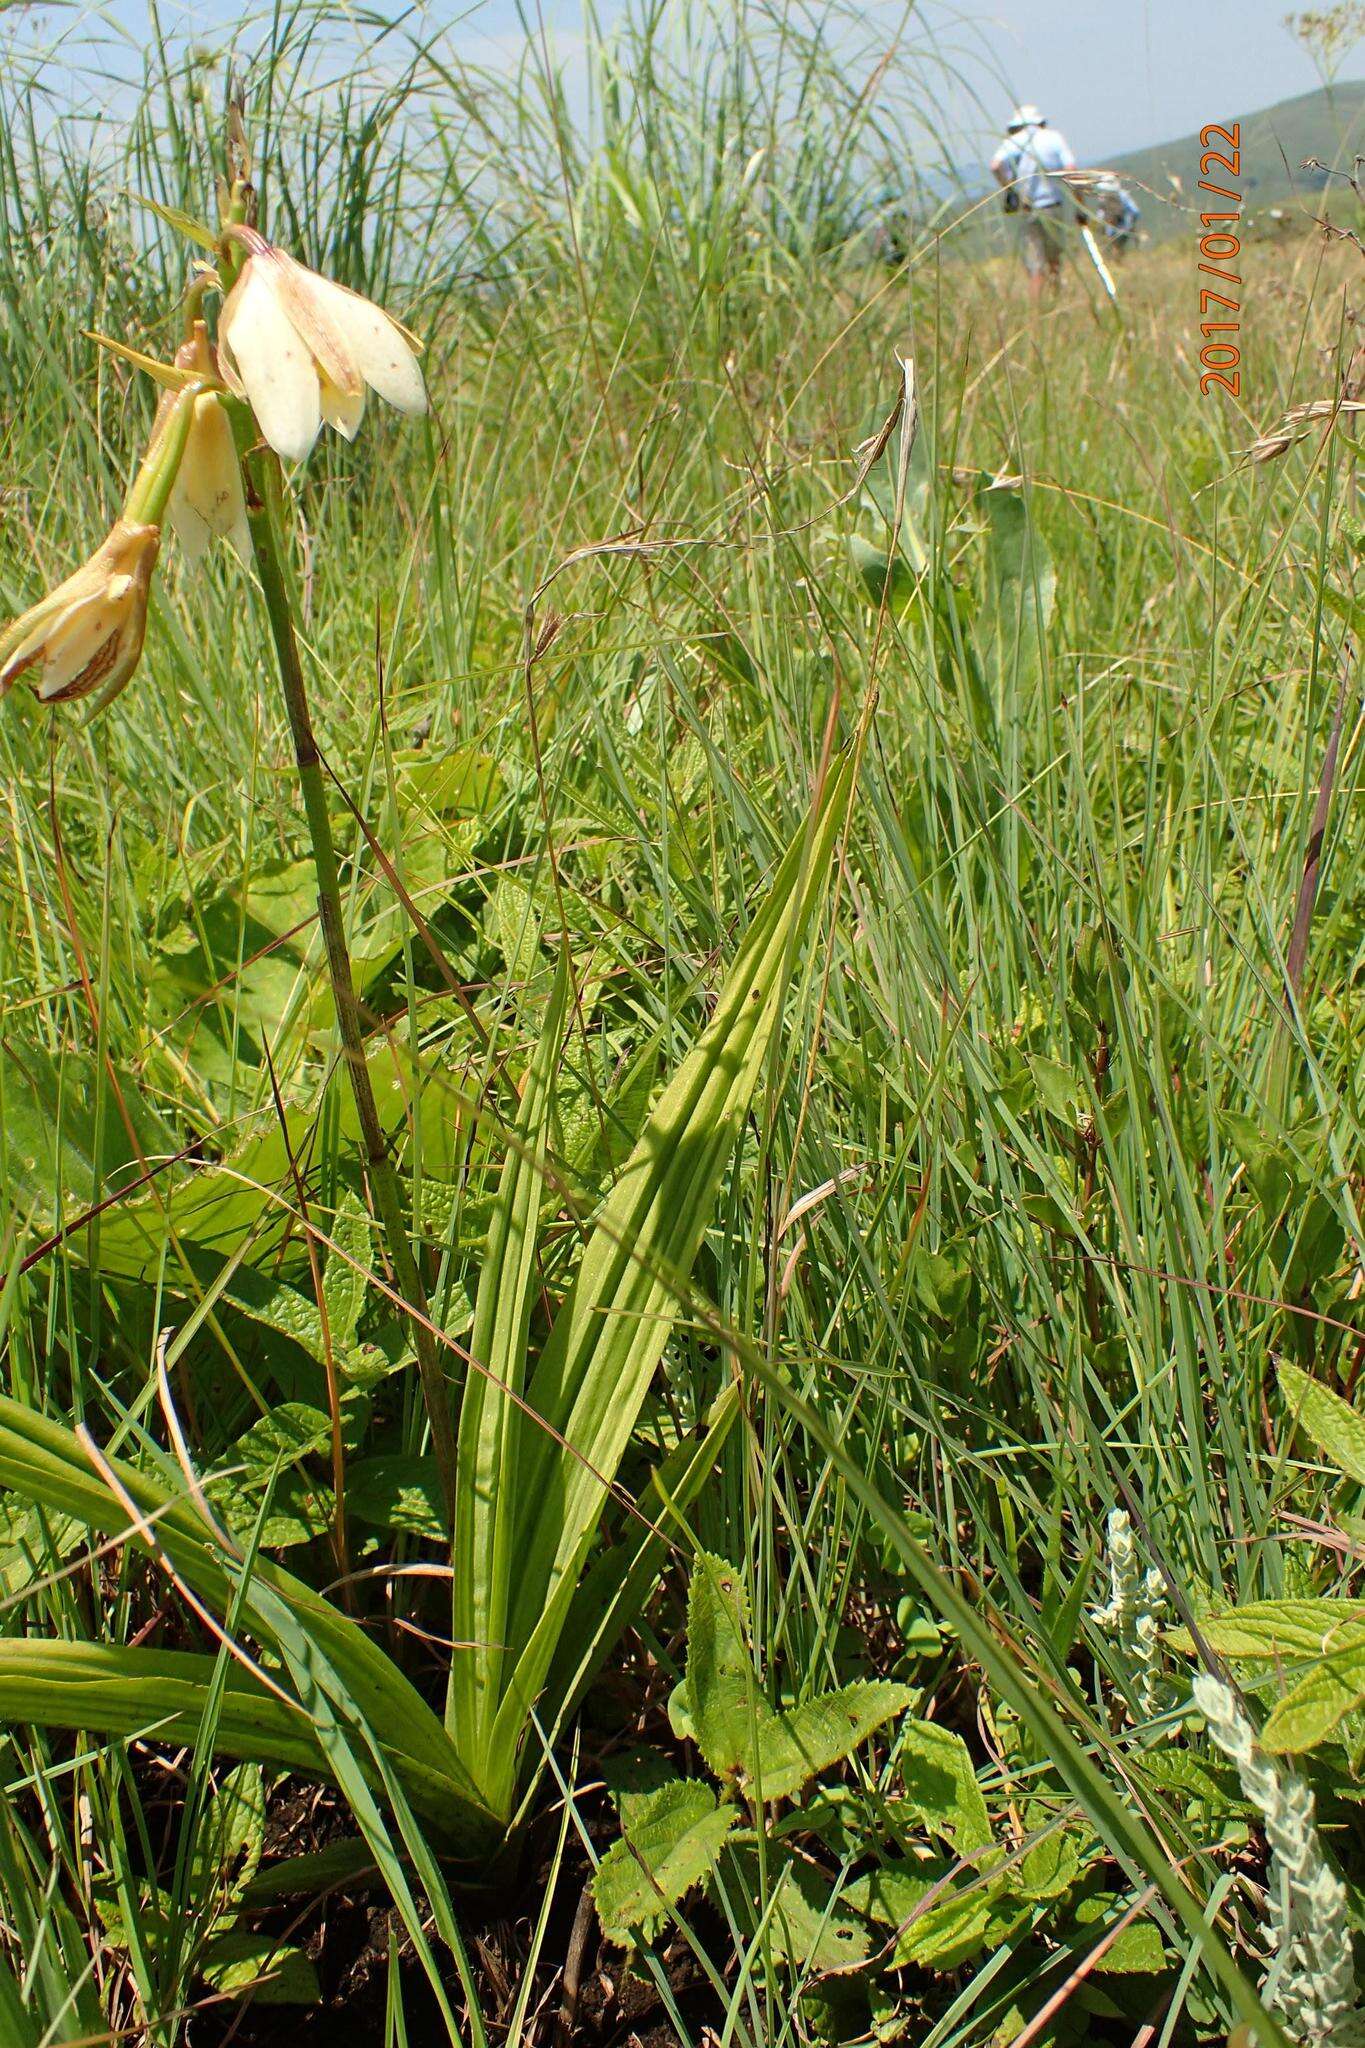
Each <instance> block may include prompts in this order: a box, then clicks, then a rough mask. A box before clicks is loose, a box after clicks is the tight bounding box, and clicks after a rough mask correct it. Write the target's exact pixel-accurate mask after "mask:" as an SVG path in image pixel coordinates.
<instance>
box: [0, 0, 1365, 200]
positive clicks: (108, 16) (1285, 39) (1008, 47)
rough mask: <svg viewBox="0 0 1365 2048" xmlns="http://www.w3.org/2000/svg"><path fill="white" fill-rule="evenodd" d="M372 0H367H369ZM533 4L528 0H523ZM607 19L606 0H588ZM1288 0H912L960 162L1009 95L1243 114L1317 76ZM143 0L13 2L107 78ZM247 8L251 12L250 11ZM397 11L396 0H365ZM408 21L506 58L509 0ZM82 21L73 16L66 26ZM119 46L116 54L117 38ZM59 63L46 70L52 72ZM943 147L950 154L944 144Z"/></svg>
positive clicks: (551, 14) (573, 14)
mask: <svg viewBox="0 0 1365 2048" xmlns="http://www.w3.org/2000/svg"><path fill="white" fill-rule="evenodd" d="M369 4H370V5H371V6H374V4H375V0H369ZM530 4H531V5H532V7H534V4H535V0H530ZM542 4H543V5H544V6H545V10H546V14H547V17H548V19H549V21H550V23H551V24H552V26H553V27H554V28H555V29H556V30H557V33H558V40H559V43H560V47H561V49H562V52H563V56H564V60H565V64H566V68H567V71H568V74H569V80H570V88H571V89H572V79H573V73H574V69H575V46H576V37H575V34H574V27H575V24H576V21H577V18H578V15H577V5H576V0H542ZM598 4H599V15H600V18H602V19H603V20H604V21H609V20H610V19H611V16H612V14H613V12H614V11H615V10H616V9H617V8H618V7H619V5H620V0H598ZM1289 4H1290V0H1091V4H1089V5H1085V4H1083V0H994V4H991V0H986V4H985V5H983V6H981V7H980V8H978V7H976V6H974V5H972V4H971V0H966V4H956V5H950V4H948V0H921V5H922V8H923V14H924V18H925V19H926V20H927V21H928V22H929V23H931V24H932V25H933V27H934V29H935V31H936V33H937V34H938V35H939V37H940V38H941V40H942V42H943V44H944V45H945V47H948V48H950V49H951V50H952V52H953V55H954V62H955V64H956V65H957V67H958V69H959V70H960V72H961V74H962V77H963V80H964V84H963V86H962V87H961V88H960V89H949V90H947V91H946V92H945V96H944V107H943V114H944V126H945V128H946V129H947V130H948V131H949V133H950V134H951V136H952V139H953V142H954V143H955V144H956V145H957V149H958V150H959V151H960V160H963V161H970V159H971V158H972V157H973V156H974V155H975V154H976V153H977V152H978V150H982V151H984V152H985V153H986V154H989V148H988V146H987V145H988V144H989V142H990V140H991V139H992V131H993V130H994V129H995V127H996V125H997V123H999V122H1002V121H1003V117H1004V114H1005V113H1006V112H1007V110H1008V106H1009V103H1010V101H1011V100H1012V99H1030V100H1034V101H1036V102H1038V104H1040V105H1041V106H1042V107H1043V109H1044V111H1045V112H1046V113H1047V114H1048V115H1049V117H1050V118H1051V119H1052V120H1053V121H1055V122H1056V123H1057V125H1058V126H1059V127H1061V128H1062V129H1063V130H1064V132H1065V133H1066V135H1067V136H1068V138H1069V140H1070V142H1071V144H1072V147H1073V149H1074V150H1075V151H1076V154H1077V155H1078V157H1080V158H1081V159H1082V160H1083V161H1090V162H1098V161H1101V160H1103V158H1104V157H1106V156H1112V155H1118V154H1120V153H1121V152H1123V151H1124V150H1127V149H1134V148H1138V147H1141V146H1142V145H1143V144H1145V143H1149V142H1159V141H1163V140H1165V139H1168V138H1170V137H1173V136H1176V135H1182V134H1186V133H1188V132H1189V131H1191V130H1193V129H1196V128H1198V127H1199V126H1200V125H1201V124H1202V123H1204V122H1206V121H1216V120H1218V119H1220V118H1221V117H1223V116H1225V115H1227V114H1230V113H1238V112H1248V111H1251V110H1253V109H1255V108H1257V107H1260V106H1265V105H1267V104H1269V103H1270V102H1272V101H1274V100H1277V99H1284V98H1287V97H1289V96H1290V95H1291V94H1294V93H1298V92H1306V91H1308V90H1309V89H1310V88H1312V87H1313V86H1314V85H1315V84H1316V83H1317V82H1318V81H1317V75H1316V73H1315V72H1314V69H1313V66H1312V64H1311V62H1310V60H1309V58H1308V56H1307V55H1306V53H1305V52H1304V51H1303V50H1302V49H1301V48H1300V47H1299V45H1298V44H1297V43H1296V42H1295V41H1294V39H1293V38H1292V37H1291V36H1290V35H1289V34H1288V33H1287V32H1286V30H1285V29H1284V27H1283V25H1282V21H1283V16H1284V14H1285V12H1286V11H1287V8H1288V5H1289ZM146 10H147V0H106V4H105V6H104V7H103V8H102V9H101V10H99V11H98V12H97V10H95V9H93V8H92V9H87V8H84V7H82V6H80V5H70V4H67V5H63V6H60V7H53V6H49V7H48V8H47V9H46V10H44V9H42V8H34V9H26V10H25V12H24V21H25V23H26V26H27V35H28V36H29V37H30V38H33V37H38V38H39V39H42V40H46V39H47V38H55V37H57V36H58V35H61V36H63V37H67V38H70V37H72V36H73V35H75V34H84V33H88V32H90V31H94V32H95V33H96V34H97V35H100V36H104V35H105V34H106V31H104V30H102V29H101V28H99V26H98V22H99V16H100V15H101V14H102V16H103V20H104V21H105V22H107V23H109V24H110V28H111V29H112V32H113V33H112V35H111V36H109V39H108V41H107V42H106V56H105V57H102V58H101V59H100V61H99V64H98V66H97V69H98V71H99V73H100V75H101V76H102V77H103V76H107V75H110V74H116V73H117V72H119V71H120V70H123V69H124V67H125V65H127V66H129V67H133V66H135V62H136V50H137V47H138V46H139V44H140V43H141V41H142V40H143V38H144V37H145V34H146V23H147V11H146ZM893 10H894V11H893ZM252 11H255V10H252ZM375 11H377V12H383V13H386V14H388V15H389V16H390V17H397V16H398V15H399V14H400V13H403V12H405V11H406V10H404V9H403V8H402V7H401V5H400V4H399V0H378V6H377V7H376V8H375ZM899 12H900V8H899V6H897V5H896V0H870V4H868V5H867V6H866V7H865V8H864V9H863V16H864V27H865V28H868V29H871V28H875V25H876V23H877V21H878V20H879V19H880V20H884V21H885V22H887V24H888V25H889V24H890V23H892V22H893V21H894V19H895V18H896V16H897V15H898V14H899ZM241 15H242V10H241V8H240V7H239V6H234V5H232V4H230V0H192V4H187V0H160V16H161V20H162V23H163V26H164V27H166V28H167V29H170V30H173V31H174V30H177V29H178V30H180V31H181V32H182V33H184V34H185V35H186V36H187V37H190V38H193V39H204V40H208V41H216V40H218V39H219V38H220V37H221V36H222V35H223V33H224V32H227V31H230V30H231V28H232V27H233V25H234V24H235V23H236V22H238V21H239V20H240V19H241ZM409 18H410V19H414V20H420V21H421V22H422V24H423V25H424V26H425V27H427V28H428V29H434V28H437V27H440V28H444V29H445V30H446V31H447V33H448V34H449V35H450V37H451V40H452V42H453V43H454V44H455V46H456V47H457V48H463V49H464V51H465V53H466V54H468V55H469V56H470V57H471V58H472V59H474V60H475V61H478V62H489V61H493V62H497V61H499V58H500V56H501V57H502V58H504V59H506V60H507V61H510V54H509V53H510V52H511V51H512V50H513V49H514V48H515V47H516V46H517V44H518V42H519V40H520V34H521V31H520V29H519V27H518V21H517V13H516V8H515V5H514V4H513V0H482V4H479V0H428V4H426V5H424V6H422V7H420V8H417V9H414V10H413V11H412V14H411V15H410V17H409ZM10 19H11V22H12V21H13V20H14V17H13V16H11V17H10ZM79 24H83V25H84V26H83V27H79V28H78V25H79ZM120 42H122V43H123V45H124V48H123V51H122V53H120V52H119V50H118V47H117V46H118V44H119V43H120ZM1362 70H1365V44H1362V45H1360V46H1359V47H1358V48H1357V49H1356V51H1354V52H1353V53H1352V54H1351V55H1350V56H1349V57H1348V58H1347V60H1346V63H1345V66H1344V75H1346V76H1348V77H1349V76H1353V75H1358V74H1359V73H1360V72H1361V71H1362ZM59 75H60V65H59V64H58V65H55V66H53V67H52V68H51V69H50V71H49V79H50V81H51V82H52V83H54V84H55V83H56V82H57V79H58V77H59ZM955 153H956V152H955Z"/></svg>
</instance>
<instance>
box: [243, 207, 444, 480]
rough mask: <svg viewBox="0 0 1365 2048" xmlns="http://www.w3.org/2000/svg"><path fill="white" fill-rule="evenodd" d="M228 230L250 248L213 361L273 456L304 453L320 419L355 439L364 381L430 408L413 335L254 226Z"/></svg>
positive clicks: (291, 457)
mask: <svg viewBox="0 0 1365 2048" xmlns="http://www.w3.org/2000/svg"><path fill="white" fill-rule="evenodd" d="M231 232H232V233H233V235H234V236H235V237H237V238H238V239H240V240H241V241H242V242H244V243H245V245H246V247H247V248H248V250H249V252H250V253H249V254H248V256H247V260H246V262H245V263H244V264H243V266H242V269H241V272H240V274H239V276H238V278H237V281H236V283H235V284H234V285H233V287H232V289H231V291H230V292H229V293H228V295H227V298H226V299H225V300H224V302H223V310H222V314H221V315H220V317H219V321H218V356H219V362H220V364H221V366H222V373H223V378H224V381H225V382H226V383H227V385H228V386H229V388H230V389H231V390H232V391H234V392H235V393H236V394H237V396H238V397H239V398H245V399H246V400H247V402H248V404H249V405H250V407H251V410H252V412H253V413H254V414H255V416H256V424H257V425H258V426H259V428H260V430H261V432H262V434H263V435H264V436H265V439H266V440H267V441H268V442H269V443H270V446H271V447H272V448H273V449H274V450H275V452H276V454H277V455H282V456H284V457H285V458H286V459H287V460H288V461H291V462H302V461H303V459H304V457H305V456H306V455H307V453H308V451H309V449H310V448H311V447H312V445H313V443H314V441H316V439H317V437H318V431H319V429H320V427H321V425H322V422H323V421H324V420H325V421H326V422H327V424H328V426H331V427H335V428H336V430H337V432H338V433H339V434H341V435H343V436H344V437H345V439H346V440H348V441H352V440H354V439H355V435H356V430H357V428H358V427H359V425H360V421H361V417H362V415H363V414H364V411H365V392H366V388H367V387H368V388H369V389H370V390H371V391H377V392H378V394H379V396H380V397H381V398H385V399H387V400H388V402H389V404H390V405H393V406H396V407H397V408H398V410H399V412H405V413H423V412H425V411H426V409H427V393H426V386H425V384H424V383H423V381H422V372H421V370H420V368H419V367H418V363H417V351H418V348H419V346H420V344H419V343H418V342H417V340H416V338H415V336H413V335H411V334H409V333H408V331H407V329H406V328H405V327H400V326H399V324H398V322H397V321H396V320H393V319H391V318H390V316H389V315H388V314H387V313H385V312H384V311H383V310H382V308H381V307H379V306H375V305H372V304H371V302H370V301H369V300H368V299H363V298H361V296H360V294H359V293H358V292H352V291H348V290H347V289H346V287H345V286H344V285H340V284H333V283H332V281H331V279H330V278H326V277H319V276H318V274H317V272H316V271H315V270H308V269H307V268H305V266H304V265H303V264H302V263H296V262H295V261H294V258H293V257H292V256H288V255H286V254H285V252H284V250H283V249H277V248H275V246H274V245H273V244H272V243H270V242H267V241H266V240H265V239H264V237H263V236H261V235H258V234H257V233H256V232H255V230H254V229H251V228H244V227H236V228H234V229H232V230H231Z"/></svg>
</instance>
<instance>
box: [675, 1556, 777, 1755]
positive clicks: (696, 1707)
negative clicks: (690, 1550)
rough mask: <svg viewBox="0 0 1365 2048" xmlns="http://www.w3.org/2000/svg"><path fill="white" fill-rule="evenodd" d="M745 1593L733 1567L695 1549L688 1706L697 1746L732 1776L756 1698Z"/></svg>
mask: <svg viewBox="0 0 1365 2048" xmlns="http://www.w3.org/2000/svg"><path fill="white" fill-rule="evenodd" d="M748 1635H749V1593H748V1588H747V1587H746V1586H745V1584H744V1580H743V1578H742V1577H741V1575H740V1573H739V1571H738V1570H737V1569H736V1567H735V1566H734V1565H732V1564H730V1563H728V1562H727V1560H726V1559H725V1558H722V1557H716V1556H714V1555H713V1554H712V1553H711V1552H710V1551H705V1550H700V1551H698V1553H697V1556H696V1559H695V1562H694V1564H693V1567H692V1582H691V1585H690V1586H689V1588H688V1594H687V1706H688V1714H689V1717H690V1719H691V1723H692V1727H693V1730H694V1731H695V1735H696V1743H697V1747H698V1749H699V1750H700V1751H701V1753H702V1755H703V1757H705V1759H706V1761H707V1763H708V1764H709V1765H710V1767H711V1769H712V1770H713V1771H714V1772H715V1774H716V1776H717V1777H718V1778H730V1777H734V1776H736V1775H737V1774H738V1773H739V1772H740V1771H741V1770H742V1769H743V1766H744V1763H745V1761H746V1758H747V1757H748V1753H749V1734H750V1711H751V1708H752V1709H753V1710H754V1711H758V1710H760V1709H761V1710H762V1711H764V1712H768V1713H771V1711H772V1710H771V1708H770V1707H768V1704H767V1702H766V1701H761V1700H759V1699H758V1697H757V1695H758V1680H757V1678H756V1677H755V1675H754V1668H753V1665H752V1663H751V1662H750V1659H749V1649H748V1641H747V1638H748Z"/></svg>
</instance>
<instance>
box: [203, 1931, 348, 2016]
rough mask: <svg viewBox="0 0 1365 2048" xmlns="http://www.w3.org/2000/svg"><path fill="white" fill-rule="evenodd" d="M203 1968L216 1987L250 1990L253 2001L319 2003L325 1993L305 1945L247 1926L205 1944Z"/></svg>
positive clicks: (231, 1990) (215, 1988)
mask: <svg viewBox="0 0 1365 2048" xmlns="http://www.w3.org/2000/svg"><path fill="white" fill-rule="evenodd" d="M199 1969H200V1975H201V1976H202V1977H203V1979H204V1982H205V1983H206V1984H208V1985H210V1986H211V1987H212V1989H213V1990H215V1991H221V1992H228V1993H242V1992H246V1991H248V1990H250V1993H251V2003H252V2004H253V2005H316V2004H317V2003H318V2001H319V2000H320V1998H321V1997H322V1989H321V1986H320V1985H319V1983H318V1979H317V1972H316V1970H315V1969H314V1968H313V1965H312V1964H311V1963H310V1962H309V1960H308V1958H307V1956H306V1955H305V1954H304V1953H303V1950H302V1949H300V1948H294V1947H293V1946H291V1944H289V1943H288V1942H283V1943H282V1942H280V1941H279V1939H278V1938H277V1937H276V1936H274V1935H271V1934H257V1933H254V1932H253V1931H252V1930H251V1929H250V1928H247V1927H233V1928H230V1929H228V1931H227V1932H226V1933H223V1934H215V1935H214V1936H213V1937H212V1939H211V1940H210V1941H207V1942H206V1943H205V1944H204V1950H203V1954H202V1955H201V1957H200V1963H199Z"/></svg>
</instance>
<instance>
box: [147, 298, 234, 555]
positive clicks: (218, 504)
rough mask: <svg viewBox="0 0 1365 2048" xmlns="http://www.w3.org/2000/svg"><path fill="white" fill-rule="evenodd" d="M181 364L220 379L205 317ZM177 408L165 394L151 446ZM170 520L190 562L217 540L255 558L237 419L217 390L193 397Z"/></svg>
mask: <svg viewBox="0 0 1365 2048" xmlns="http://www.w3.org/2000/svg"><path fill="white" fill-rule="evenodd" d="M175 363H176V368H177V369H179V370H186V371H190V372H192V373H194V374H196V375H198V376H200V377H202V378H204V380H205V381H206V382H207V383H210V384H213V383H217V382H218V361H217V357H216V356H215V354H214V351H213V348H212V346H211V344H210V342H209V339H208V334H207V331H206V329H205V327H204V323H203V321H202V320H197V321H196V322H195V325H194V332H193V334H192V335H191V336H190V338H189V340H188V341H186V342H185V343H184V344H183V345H182V346H181V347H180V348H179V349H178V350H177V352H176V358H175ZM174 406H175V399H174V397H173V396H172V395H171V393H170V392H167V393H166V394H165V396H164V397H163V398H162V401H161V407H160V410H159V411H158V413H157V416H156V425H155V426H154V427H153V429H152V445H153V447H155V446H156V443H157V440H158V438H159V437H160V435H161V434H162V432H163V431H164V430H165V426H166V422H167V420H168V419H169V418H170V416H171V414H172V412H173V410H174ZM166 520H167V524H168V525H169V526H170V528H171V531H172V532H173V533H174V535H175V537H176V539H177V540H178V541H179V543H180V546H181V548H182V549H183V550H184V554H185V559H186V561H188V562H189V563H190V564H191V565H193V564H194V563H195V562H197V561H199V559H200V558H201V556H202V555H203V554H204V551H205V549H206V548H207V547H208V545H209V542H210V541H211V540H214V539H218V540H225V541H227V542H228V543H229V544H230V546H231V547H232V548H234V549H235V550H236V553H237V555H238V557H239V559H240V560H241V561H242V562H244V563H245V562H249V561H250V560H251V531H250V528H249V527H248V525H247V516H246V496H245V493H244V491H243V489H242V466H241V463H240V462H239V460H238V457H237V449H236V444H235V443H234V441H233V438H232V422H231V421H230V420H229V418H228V415H227V409H226V407H225V406H224V404H223V401H222V398H221V397H220V396H219V395H218V393H217V392H215V391H212V390H208V391H201V392H200V393H199V395H198V396H197V397H196V398H195V399H194V400H193V402H192V408H191V418H190V423H189V431H188V433H187V435H186V437H185V450H184V453H183V455H182V456H181V458H180V463H179V466H178V468H177V469H176V473H175V481H174V483H173V484H172V485H171V488H170V495H169V496H168V498H167V500H166Z"/></svg>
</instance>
